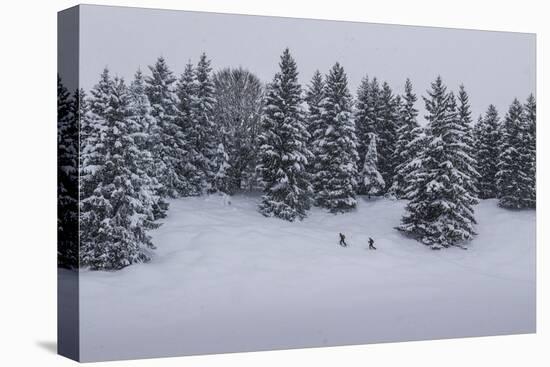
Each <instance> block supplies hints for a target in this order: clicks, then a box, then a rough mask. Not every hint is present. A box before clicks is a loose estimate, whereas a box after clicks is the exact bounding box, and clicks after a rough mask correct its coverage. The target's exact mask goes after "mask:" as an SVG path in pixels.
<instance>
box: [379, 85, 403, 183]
mask: <svg viewBox="0 0 550 367" xmlns="http://www.w3.org/2000/svg"><path fill="white" fill-rule="evenodd" d="M400 104H401V103H400V97H399V96H394V95H393V91H392V89H391V88H390V86H389V84H388V83H386V82H384V83H383V84H382V90H381V93H380V106H381V111H380V119H381V120H380V123H378V124H377V125H376V131H375V133H376V136H377V138H378V147H379V148H378V157H379V160H378V170H379V171H380V173H381V174H382V177H383V178H384V182H386V188H385V190H386V189H388V188H389V187H390V186H391V184H392V179H393V176H394V175H395V166H396V162H394V160H393V158H394V152H395V144H396V141H397V129H398V127H399V123H400V118H399V117H400V116H399V109H400ZM385 190H384V191H385Z"/></svg>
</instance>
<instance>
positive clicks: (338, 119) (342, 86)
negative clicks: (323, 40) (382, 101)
mask: <svg viewBox="0 0 550 367" xmlns="http://www.w3.org/2000/svg"><path fill="white" fill-rule="evenodd" d="M351 98H352V97H351V94H350V92H349V89H348V81H347V76H346V73H345V72H344V68H343V67H342V66H341V65H340V64H339V63H336V64H334V66H333V67H332V69H331V70H330V72H329V74H328V75H327V76H326V78H325V99H324V102H323V115H322V117H323V124H322V126H321V128H320V130H321V132H320V133H319V134H316V136H317V137H318V140H316V142H315V154H316V169H315V171H316V174H315V177H314V188H315V193H316V203H317V205H319V206H321V207H323V208H327V209H329V210H330V211H331V212H332V213H342V212H346V211H349V210H352V209H354V208H355V207H356V205H357V200H356V198H355V192H356V188H357V177H358V173H357V161H358V155H357V137H356V136H355V124H354V122H353V118H352V115H351V108H352V99H351Z"/></svg>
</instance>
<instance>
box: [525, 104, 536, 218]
mask: <svg viewBox="0 0 550 367" xmlns="http://www.w3.org/2000/svg"><path fill="white" fill-rule="evenodd" d="M523 111H524V118H523V119H524V121H525V124H526V129H527V132H526V133H527V135H526V144H525V148H526V150H527V155H528V156H529V165H530V168H531V169H530V170H529V191H530V193H531V194H530V205H529V206H530V207H531V208H535V207H536V205H537V102H536V100H535V96H533V94H530V95H529V97H528V98H527V102H526V103H525V105H524V107H523Z"/></svg>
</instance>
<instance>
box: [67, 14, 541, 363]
mask: <svg viewBox="0 0 550 367" xmlns="http://www.w3.org/2000/svg"><path fill="white" fill-rule="evenodd" d="M58 36H59V60H58V65H59V71H58V86H57V93H58V178H59V180H58V182H59V185H58V209H59V216H58V233H59V243H58V263H59V267H58V274H59V294H58V295H59V308H58V310H59V311H58V312H59V315H58V319H59V343H58V348H59V353H60V354H62V355H65V356H68V357H70V358H73V359H76V360H80V361H102V360H116V359H131V358H149V357H164V356H181V355H194V354H207V353H225V352H243V351H260V350H273V349H286V348H304V347H322V346H338V345H350V344H365V343H381V342H402V341H413V340H428V339H441V338H459V337H472V336H487V335H503V334H520V333H534V332H535V331H536V319H535V313H536V312H535V311H536V310H535V299H536V293H535V281H536V279H535V278H536V271H535V262H536V251H535V250H536V241H535V216H536V215H535V214H536V212H535V207H536V97H535V93H536V85H535V51H536V50H535V35H534V34H525V33H512V32H490V31H475V30H459V29H444V28H430V27H412V26H398V25H383V24H368V23H354V22H336V21H326V20H308V19H293V18H281V17H260V16H247V15H229V14H215V13H202V12H187V11H168V10H155V9H140V8H123V7H107V6H90V5H81V6H77V7H74V8H70V9H67V10H64V11H62V12H60V13H59V32H58Z"/></svg>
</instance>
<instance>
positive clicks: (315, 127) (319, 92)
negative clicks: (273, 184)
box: [305, 70, 325, 177]
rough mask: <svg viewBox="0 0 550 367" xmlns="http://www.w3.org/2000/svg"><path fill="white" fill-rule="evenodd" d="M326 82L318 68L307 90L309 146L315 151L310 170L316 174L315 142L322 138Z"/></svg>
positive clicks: (312, 173)
mask: <svg viewBox="0 0 550 367" xmlns="http://www.w3.org/2000/svg"><path fill="white" fill-rule="evenodd" d="M324 88H325V82H324V81H323V76H322V75H321V73H320V72H319V70H316V71H315V73H314V74H313V78H312V79H311V83H310V85H309V86H308V88H307V90H306V97H305V101H306V103H307V119H306V122H307V130H308V133H309V140H308V147H309V150H310V151H311V152H312V153H313V157H312V159H311V160H310V162H309V166H308V171H309V172H310V174H311V175H312V177H313V176H314V175H315V161H316V160H315V146H314V145H315V142H316V141H317V140H319V139H320V136H319V134H321V133H322V132H323V130H322V129H321V126H322V124H323V120H322V117H323V99H324V93H325V91H324Z"/></svg>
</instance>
